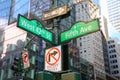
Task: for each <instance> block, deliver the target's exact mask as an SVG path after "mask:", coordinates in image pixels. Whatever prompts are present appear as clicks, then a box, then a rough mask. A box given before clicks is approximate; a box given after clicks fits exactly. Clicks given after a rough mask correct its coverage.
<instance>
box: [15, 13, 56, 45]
mask: <svg viewBox="0 0 120 80" xmlns="http://www.w3.org/2000/svg"><path fill="white" fill-rule="evenodd" d="M17 27H19V28H21V29H23V30H26V31H28V32H31V33H32V34H34V35H37V36H38V37H41V38H43V39H44V40H47V41H49V42H51V43H53V42H54V40H53V37H54V34H53V33H52V32H50V31H48V30H47V29H45V28H44V27H43V24H41V23H40V22H39V21H38V20H35V19H32V20H29V19H27V18H25V17H24V16H22V15H20V14H19V15H18V21H17Z"/></svg>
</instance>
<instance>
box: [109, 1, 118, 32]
mask: <svg viewBox="0 0 120 80" xmlns="http://www.w3.org/2000/svg"><path fill="white" fill-rule="evenodd" d="M107 6H108V17H109V21H110V23H111V24H112V25H113V27H115V29H116V30H118V31H119V32H120V23H119V22H120V8H119V7H120V1H119V0H107Z"/></svg>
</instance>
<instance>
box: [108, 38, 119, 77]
mask: <svg viewBox="0 0 120 80" xmlns="http://www.w3.org/2000/svg"><path fill="white" fill-rule="evenodd" d="M118 47H119V45H118V40H117V39H115V38H110V39H109V40H108V55H109V64H110V74H111V75H113V76H115V77H117V78H119V79H120V63H119V62H120V53H119V51H118ZM119 49H120V48H119Z"/></svg>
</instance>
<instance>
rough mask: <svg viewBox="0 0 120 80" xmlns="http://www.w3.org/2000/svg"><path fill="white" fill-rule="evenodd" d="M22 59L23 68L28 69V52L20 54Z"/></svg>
mask: <svg viewBox="0 0 120 80" xmlns="http://www.w3.org/2000/svg"><path fill="white" fill-rule="evenodd" d="M22 58H23V63H24V68H28V67H30V63H29V55H28V52H24V53H23V54H22Z"/></svg>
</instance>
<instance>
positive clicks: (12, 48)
mask: <svg viewBox="0 0 120 80" xmlns="http://www.w3.org/2000/svg"><path fill="white" fill-rule="evenodd" d="M44 1H45V0H43V1H39V0H38V1H36V0H25V1H24V0H0V11H1V13H0V80H4V79H11V78H12V79H15V77H14V76H15V75H14V71H13V70H11V66H12V64H13V62H14V58H16V57H20V58H21V57H22V55H21V53H22V51H23V47H24V45H25V42H26V43H27V42H28V41H30V39H31V37H32V35H31V34H29V33H28V34H27V32H26V31H24V30H22V29H20V28H18V27H17V24H16V21H17V16H18V14H21V15H24V16H26V17H29V18H30V17H31V18H34V16H38V17H39V18H40V17H41V15H38V14H40V13H41V11H44V10H47V9H48V8H45V7H48V6H49V3H45V4H44ZM47 1H48V2H49V1H50V0H47ZM35 2H39V4H38V3H35ZM40 4H44V6H43V5H41V6H39V5H40ZM5 5H6V6H5ZM39 8H40V9H39ZM38 9H39V10H40V11H39V12H38ZM34 10H35V11H34ZM33 12H34V14H33ZM30 13H31V14H33V15H34V16H33V15H32V16H31V14H30ZM8 24H9V25H8ZM36 42H37V46H38V47H39V45H40V46H41V48H38V49H42V41H41V40H39V38H35V39H34V40H33V41H32V42H31V43H32V44H33V43H34V44H36ZM38 43H39V44H38ZM35 46H36V45H29V48H30V50H31V49H33V50H31V51H29V52H30V54H31V52H34V50H35ZM36 48H37V47H36ZM39 51H40V50H39ZM41 51H42V50H41ZM37 52H38V51H37ZM37 52H36V51H35V52H34V53H37ZM36 55H37V54H35V55H29V56H30V63H31V64H35V56H36ZM36 59H39V60H38V65H39V63H40V64H42V65H43V63H41V62H43V55H42V58H41V55H40V54H39V57H38V58H36ZM40 66H41V65H39V67H40ZM38 69H39V70H42V69H43V66H42V69H41V67H40V68H38ZM34 72H35V69H33V68H32V69H31V70H29V72H28V73H27V74H26V76H27V77H29V78H33V76H34Z"/></svg>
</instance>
